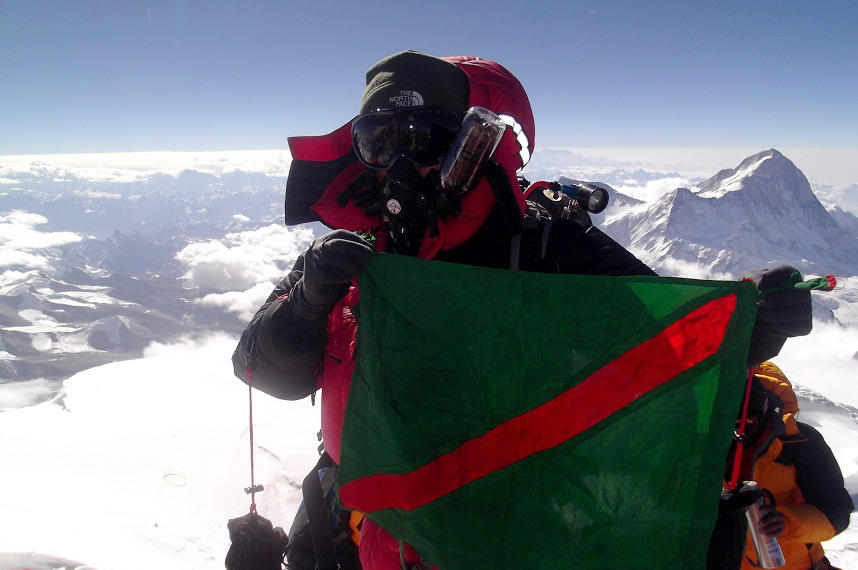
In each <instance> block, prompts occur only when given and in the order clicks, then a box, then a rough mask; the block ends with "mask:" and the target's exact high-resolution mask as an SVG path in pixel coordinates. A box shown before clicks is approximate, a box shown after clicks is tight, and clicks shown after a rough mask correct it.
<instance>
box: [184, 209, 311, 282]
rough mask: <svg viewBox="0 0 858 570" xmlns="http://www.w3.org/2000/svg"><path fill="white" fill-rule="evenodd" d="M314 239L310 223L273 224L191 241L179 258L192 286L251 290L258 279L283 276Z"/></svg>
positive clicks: (185, 276)
mask: <svg viewBox="0 0 858 570" xmlns="http://www.w3.org/2000/svg"><path fill="white" fill-rule="evenodd" d="M312 239H313V232H312V230H311V229H309V228H307V227H304V226H298V227H294V228H287V227H283V226H280V225H277V224H271V225H269V226H266V227H264V228H260V229H258V230H252V231H247V232H240V233H233V234H227V236H226V237H225V238H224V239H223V240H209V241H205V242H198V243H194V244H191V245H189V246H187V247H185V249H183V250H182V251H180V252H179V253H178V254H177V256H176V258H177V259H178V260H179V261H180V262H182V263H183V264H184V265H185V267H187V268H188V271H187V273H186V274H185V275H184V278H185V279H186V280H187V282H188V284H189V285H191V286H194V287H202V288H207V289H214V290H215V291H220V292H228V291H248V290H251V289H253V287H254V286H255V285H257V284H259V283H268V284H271V283H273V282H275V281H277V280H279V279H282V278H283V277H284V276H285V271H287V270H288V269H289V268H291V266H292V263H294V261H295V259H297V258H298V255H299V254H300V253H302V252H303V251H305V250H306V249H307V245H308V244H309V242H310V241H311V240H312ZM269 292H270V290H269Z"/></svg>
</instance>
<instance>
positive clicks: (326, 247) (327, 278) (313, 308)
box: [289, 230, 373, 319]
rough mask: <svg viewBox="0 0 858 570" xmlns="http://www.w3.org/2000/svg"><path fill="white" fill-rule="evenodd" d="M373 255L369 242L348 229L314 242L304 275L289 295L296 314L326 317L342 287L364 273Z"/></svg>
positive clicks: (307, 316)
mask: <svg viewBox="0 0 858 570" xmlns="http://www.w3.org/2000/svg"><path fill="white" fill-rule="evenodd" d="M372 253H373V247H372V245H370V243H369V242H367V241H366V240H365V239H363V238H362V237H360V236H359V235H358V234H356V233H354V232H350V231H347V230H336V231H333V232H331V233H329V234H327V235H324V236H322V237H320V238H318V239H316V240H314V241H313V243H312V244H310V249H308V250H307V253H306V254H304V274H303V276H302V277H301V279H299V280H298V282H297V283H296V284H295V286H294V287H293V288H292V291H291V292H290V293H289V301H290V303H292V306H293V308H294V309H295V312H296V313H298V314H299V315H300V316H302V317H304V318H307V319H318V318H321V317H324V316H326V315H327V314H328V312H329V311H330V310H331V307H333V306H334V303H336V301H337V299H339V298H340V297H341V296H342V294H343V287H344V286H345V285H347V284H348V283H350V282H351V280H352V278H353V277H356V276H358V275H360V274H361V273H363V271H364V269H365V265H366V262H367V261H369V259H370V258H371V257H372Z"/></svg>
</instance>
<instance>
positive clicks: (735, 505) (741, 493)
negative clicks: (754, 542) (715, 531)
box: [718, 485, 763, 517]
mask: <svg viewBox="0 0 858 570" xmlns="http://www.w3.org/2000/svg"><path fill="white" fill-rule="evenodd" d="M762 496H763V492H762V491H761V490H760V489H759V488H756V489H754V488H751V487H746V486H744V485H742V486H740V487H738V488H736V489H733V490H724V491H721V496H720V497H719V499H718V516H725V517H730V516H735V515H744V514H745V510H746V509H747V508H748V507H750V506H751V505H753V504H754V503H755V502H756V501H757V499H759V498H760V497H762Z"/></svg>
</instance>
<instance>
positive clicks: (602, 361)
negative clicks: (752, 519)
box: [338, 254, 757, 570]
mask: <svg viewBox="0 0 858 570" xmlns="http://www.w3.org/2000/svg"><path fill="white" fill-rule="evenodd" d="M756 301H757V293H756V291H755V290H754V286H753V284H752V283H742V282H721V281H698V280H689V279H673V278H658V277H606V276H580V275H549V274H539V273H527V272H514V271H507V270H495V269H485V268H477V267H471V266H465V265H457V264H450V263H442V262H437V261H425V260H420V259H414V258H409V257H403V256H395V255H384V254H381V255H376V257H374V258H373V259H372V261H371V262H370V263H369V266H368V268H367V271H366V273H365V275H364V276H362V277H361V279H360V302H359V304H358V307H357V316H358V322H359V327H358V340H357V343H358V344H357V363H356V367H355V372H354V375H353V378H352V384H351V391H350V395H349V400H348V406H347V409H346V417H345V423H344V428H343V442H342V456H341V466H340V471H339V475H338V478H339V483H340V498H341V500H342V501H343V503H344V504H345V505H346V506H348V507H350V508H353V509H356V510H360V511H363V512H364V513H366V515H367V516H368V517H370V518H371V519H372V520H374V521H376V522H377V523H378V524H380V525H381V526H382V527H384V528H385V529H386V530H388V531H389V532H390V533H391V534H392V535H393V536H394V537H396V538H398V539H402V540H405V541H407V542H408V543H410V544H411V545H412V546H414V547H415V548H416V549H417V551H418V552H419V553H420V554H421V555H422V556H423V557H424V559H425V560H426V561H427V562H430V563H432V564H434V565H436V566H437V567H439V568H441V569H442V570H466V569H467V570H472V569H474V568H507V569H511V570H517V569H519V568H539V569H555V568H556V569H560V568H564V569H566V568H576V569H585V570H586V569H589V568H593V569H600V570H601V569H604V568H640V569H648V570H649V569H653V568H672V569H689V570H691V569H694V570H697V569H700V568H704V567H705V558H706V549H707V545H708V541H709V535H710V533H711V531H712V528H713V525H714V521H715V517H716V510H717V502H718V496H719V492H720V490H721V481H722V479H723V474H724V465H725V458H726V454H727V450H728V448H729V446H730V442H731V434H732V430H733V426H734V421H735V418H736V413H737V411H738V408H739V403H740V401H741V398H742V393H743V387H744V383H745V374H746V372H745V361H746V359H747V355H748V346H749V342H750V335H751V330H752V328H753V323H754V318H755V315H756Z"/></svg>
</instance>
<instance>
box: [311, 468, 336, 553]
mask: <svg viewBox="0 0 858 570" xmlns="http://www.w3.org/2000/svg"><path fill="white" fill-rule="evenodd" d="M324 467H328V471H327V472H326V473H325V477H326V478H327V477H333V476H334V474H335V472H336V465H335V464H334V460H333V459H331V456H330V455H328V453H327V452H325V453H323V454H322V456H321V457H320V458H319V461H318V463H316V467H315V468H314V469H313V470H311V471H310V473H309V474H308V475H307V476H306V477H305V478H304V484H303V492H304V506H305V508H306V509H307V519H308V521H309V525H310V537H311V538H312V540H313V552H314V553H315V555H316V568H317V570H336V569H337V568H338V567H339V566H338V564H337V556H336V551H335V550H334V535H333V532H332V531H331V519H330V517H329V516H328V504H327V501H326V500H325V492H324V491H323V490H322V480H321V479H319V469H322V468H324Z"/></svg>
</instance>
